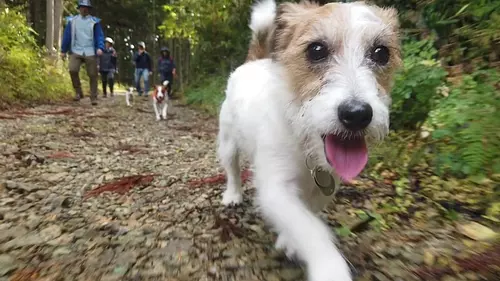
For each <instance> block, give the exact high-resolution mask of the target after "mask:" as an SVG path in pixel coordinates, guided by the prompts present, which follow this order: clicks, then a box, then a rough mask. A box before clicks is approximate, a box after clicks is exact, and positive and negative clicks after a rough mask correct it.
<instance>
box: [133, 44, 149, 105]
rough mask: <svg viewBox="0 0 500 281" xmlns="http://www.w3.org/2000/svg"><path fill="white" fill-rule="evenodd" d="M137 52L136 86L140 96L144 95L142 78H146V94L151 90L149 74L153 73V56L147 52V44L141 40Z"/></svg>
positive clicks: (135, 56)
mask: <svg viewBox="0 0 500 281" xmlns="http://www.w3.org/2000/svg"><path fill="white" fill-rule="evenodd" d="M137 49H138V51H137V53H135V54H134V58H133V60H134V63H135V75H134V78H135V87H136V89H137V93H138V94H139V96H142V93H143V92H142V89H141V78H142V79H143V80H144V95H145V96H147V95H148V92H149V75H151V74H152V73H153V62H152V60H151V56H150V55H149V53H148V52H146V44H145V43H144V42H142V41H141V42H139V44H138V47H137Z"/></svg>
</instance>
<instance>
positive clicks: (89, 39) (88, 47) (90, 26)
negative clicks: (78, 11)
mask: <svg viewBox="0 0 500 281" xmlns="http://www.w3.org/2000/svg"><path fill="white" fill-rule="evenodd" d="M73 24H74V25H75V27H74V28H75V38H74V41H73V48H72V51H73V53H75V54H78V55H80V56H95V55H96V53H95V50H94V21H93V20H92V17H91V16H86V17H82V16H80V15H78V16H76V17H74V18H73Z"/></svg>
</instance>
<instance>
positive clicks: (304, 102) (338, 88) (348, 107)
mask: <svg viewBox="0 0 500 281" xmlns="http://www.w3.org/2000/svg"><path fill="white" fill-rule="evenodd" d="M275 28H276V29H275V33H274V34H275V35H274V40H273V59H274V60H276V61H278V62H279V63H280V64H281V65H283V66H284V69H285V72H286V75H287V78H288V84H289V85H291V88H292V90H293V92H294V93H295V95H296V98H295V101H296V104H297V105H298V106H299V112H295V113H294V115H295V116H291V118H292V120H293V123H294V127H295V128H296V129H297V131H298V133H299V134H300V135H301V137H302V138H303V139H304V140H306V142H305V145H306V150H307V153H308V154H309V155H311V156H313V157H314V158H316V160H317V163H318V164H319V165H320V166H322V167H323V168H324V169H327V170H330V171H333V172H335V173H336V174H337V175H338V176H340V177H341V178H343V179H346V180H349V179H351V178H353V177H355V176H357V175H358V174H359V173H360V172H361V170H362V169H363V168H364V166H365V165H366V162H367V157H368V156H367V147H366V142H367V141H368V142H370V141H380V140H382V139H383V138H384V136H385V135H386V134H387V133H388V130H389V106H390V96H389V94H390V90H391V86H392V80H393V75H394V72H395V70H396V69H397V67H398V66H399V65H400V63H401V57H400V45H399V38H398V28H399V24H398V20H397V13H396V11H395V10H393V9H382V8H379V7H375V6H369V5H367V4H364V3H363V2H355V3H349V4H340V3H332V4H327V5H324V6H318V5H315V4H310V3H301V4H291V3H286V4H282V5H280V6H279V8H278V13H277V18H276V24H275Z"/></svg>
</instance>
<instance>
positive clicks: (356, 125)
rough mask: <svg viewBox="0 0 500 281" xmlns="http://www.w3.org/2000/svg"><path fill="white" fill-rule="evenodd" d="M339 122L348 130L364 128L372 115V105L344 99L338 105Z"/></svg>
mask: <svg viewBox="0 0 500 281" xmlns="http://www.w3.org/2000/svg"><path fill="white" fill-rule="evenodd" d="M338 115H339V119H340V122H342V124H343V125H344V126H345V127H346V129H348V130H352V131H358V130H363V129H364V128H366V127H367V126H368V125H369V124H370V122H371V121H372V117H373V109H372V107H371V106H370V105H369V104H368V103H366V102H362V101H359V100H350V101H345V102H343V103H341V104H340V106H339V113H338Z"/></svg>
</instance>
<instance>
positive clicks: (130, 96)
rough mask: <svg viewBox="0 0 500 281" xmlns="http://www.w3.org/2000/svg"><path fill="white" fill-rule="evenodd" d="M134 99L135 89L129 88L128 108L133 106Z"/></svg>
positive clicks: (127, 93) (127, 94) (126, 97)
mask: <svg viewBox="0 0 500 281" xmlns="http://www.w3.org/2000/svg"><path fill="white" fill-rule="evenodd" d="M133 97H134V88H133V87H130V88H128V91H127V92H126V93H125V101H126V102H127V106H132V104H131V103H130V102H132V101H133Z"/></svg>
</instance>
